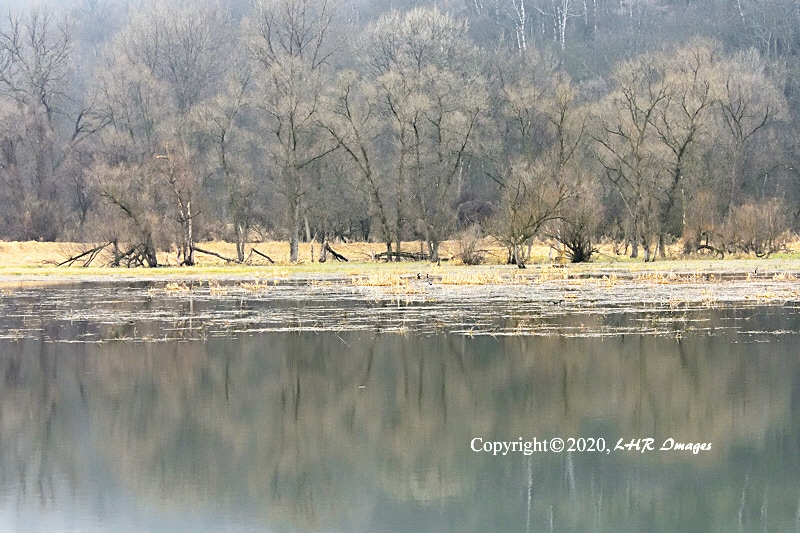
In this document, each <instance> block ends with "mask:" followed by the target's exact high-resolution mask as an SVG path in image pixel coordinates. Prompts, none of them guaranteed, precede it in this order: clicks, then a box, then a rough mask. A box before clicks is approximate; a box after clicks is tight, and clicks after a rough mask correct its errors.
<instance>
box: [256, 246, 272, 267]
mask: <svg viewBox="0 0 800 533" xmlns="http://www.w3.org/2000/svg"><path fill="white" fill-rule="evenodd" d="M252 252H253V253H254V254H256V255H260V256H261V257H263V258H264V259H266V260H267V261H269V262H270V263H272V264H273V265H274V264H275V261H273V260H272V258H271V257H270V256H268V255H267V254H265V253H261V252H259V251H258V250H256V249H255V248H253V250H252Z"/></svg>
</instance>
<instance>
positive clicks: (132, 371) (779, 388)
mask: <svg viewBox="0 0 800 533" xmlns="http://www.w3.org/2000/svg"><path fill="white" fill-rule="evenodd" d="M751 315H752V316H751ZM712 319H713V321H714V324H717V325H718V326H717V329H715V331H714V333H713V334H709V331H702V332H700V333H692V332H690V331H687V332H685V333H684V334H683V335H682V336H679V337H678V338H665V337H654V336H642V335H623V336H612V337H606V338H564V337H557V336H554V337H530V336H505V337H499V338H492V337H488V336H484V337H475V338H470V337H466V336H456V335H448V334H440V335H427V336H426V335H418V334H413V333H409V334H405V335H400V334H387V335H381V334H374V333H369V332H347V333H344V332H343V333H338V334H337V333H320V334H313V333H265V334H238V335H231V336H229V337H227V338H209V339H207V340H205V341H202V340H193V341H185V342H179V341H169V342H148V343H145V342H113V341H107V342H104V343H98V344H84V343H65V342H47V341H46V340H33V339H20V340H17V341H13V340H4V341H0V342H2V344H0V354H2V355H0V375H1V376H2V382H0V431H2V433H1V435H2V440H0V508H2V509H3V511H2V513H3V514H4V515H8V514H9V513H10V514H12V515H13V514H14V513H17V514H20V513H22V512H23V511H21V510H20V509H37V510H38V511H40V512H42V513H47V512H49V511H52V510H53V509H61V510H62V512H64V513H66V514H68V515H69V514H70V513H72V515H70V516H72V518H71V520H72V521H73V522H76V523H82V522H81V520H82V519H81V518H80V517H94V518H92V519H93V520H99V521H100V522H102V520H104V519H108V520H110V519H111V518H113V519H114V520H116V523H130V524H132V526H131V527H133V529H137V528H145V529H152V530H165V531H166V530H168V529H169V528H170V527H172V525H170V524H173V523H172V522H169V520H168V519H166V518H164V517H172V518H171V520H175V521H177V522H178V523H181V521H182V519H183V518H188V517H193V520H195V521H197V520H199V524H198V523H196V524H195V527H194V529H198V528H199V529H201V530H203V529H205V530H211V529H215V528H217V527H218V526H219V525H220V524H239V525H241V526H242V527H243V528H244V529H251V530H252V529H259V528H262V529H264V530H269V531H274V530H279V531H283V530H292V531H295V530H302V531H317V530H325V531H377V530H380V531H410V530H415V531H430V530H437V531H456V530H458V531H488V530H494V531H525V530H530V531H542V530H548V528H549V527H551V526H552V527H553V529H558V530H567V531H623V530H627V531H633V530H658V531H701V530H702V531H729V530H734V529H739V528H742V529H745V530H749V529H754V528H759V529H762V528H763V529H766V530H770V531H779V530H787V529H790V528H792V527H795V525H796V524H795V520H796V518H795V516H796V512H797V509H798V499H799V498H800V488H798V486H797V484H796V472H797V468H798V466H800V459H799V458H800V446H799V445H798V439H797V435H798V433H800V419H798V415H797V412H798V409H797V407H798V401H800V395H798V391H800V387H798V385H797V383H798V382H800V361H798V360H797V358H796V350H795V349H793V348H792V346H793V342H794V341H796V340H797V335H796V334H790V333H786V332H785V330H786V326H787V322H786V321H787V320H789V319H788V318H787V313H786V312H784V311H781V310H779V309H772V310H769V309H765V310H762V312H759V313H756V314H755V315H754V314H753V312H752V310H750V311H749V312H748V313H747V317H745V316H744V314H743V313H742V314H739V313H738V312H735V311H725V310H721V311H719V312H717V313H715V315H714V316H713V317H712ZM791 320H794V319H793V318H792V319H791ZM745 321H746V322H745ZM745 326H746V327H745ZM744 331H750V332H751V333H750V334H746V333H743V332H744ZM769 331H783V332H784V334H783V335H774V334H770V333H768V332H769ZM51 333H52V332H51ZM73 333H74V332H72V333H69V334H67V336H69V335H71V334H73ZM64 335H65V334H64V333H63V332H62V337H61V339H62V340H63V339H64ZM52 338H53V336H52V335H50V339H52ZM43 339H44V337H43ZM579 436H583V437H603V438H605V439H606V442H607V445H608V446H613V445H614V444H615V443H616V440H617V439H618V438H624V439H625V440H626V441H628V440H630V439H633V438H636V437H653V438H655V439H656V443H657V444H658V443H660V441H663V440H664V439H666V438H667V437H673V438H675V439H676V440H681V441H684V442H697V441H703V442H712V443H713V448H712V451H710V452H707V453H700V454H697V455H693V454H691V453H686V452H680V453H679V452H670V453H667V452H651V453H645V454H640V453H635V452H625V453H619V452H615V453H612V454H609V455H606V454H588V453H563V454H554V453H544V454H542V453H540V454H534V455H533V456H530V457H526V456H524V455H522V454H519V453H517V454H512V455H509V456H507V457H494V456H492V455H490V454H486V453H475V452H473V451H471V449H470V441H471V439H473V438H474V437H481V438H483V439H486V440H517V439H519V438H520V437H522V438H523V439H526V440H527V439H532V438H534V437H536V438H539V439H543V438H552V437H562V438H567V437H579ZM123 502H124V503H123ZM15 509H16V510H15ZM64 509H66V511H64ZM108 513H116V514H117V515H118V516H116V517H111V518H109V517H108V516H106V515H107V514H108ZM98 516H100V517H101V518H97V517H98ZM103 516H105V518H102V517H103ZM198 516H201V518H200V519H198ZM153 517H156V518H153ZM176 517H177V518H176ZM203 517H205V518H203ZM183 523H186V520H184V521H183ZM173 525H174V524H173ZM656 525H657V527H656Z"/></svg>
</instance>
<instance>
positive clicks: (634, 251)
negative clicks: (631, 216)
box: [630, 237, 639, 259]
mask: <svg viewBox="0 0 800 533" xmlns="http://www.w3.org/2000/svg"><path fill="white" fill-rule="evenodd" d="M630 241H631V259H637V258H638V257H639V239H637V238H635V237H634V238H633V239H631V240H630Z"/></svg>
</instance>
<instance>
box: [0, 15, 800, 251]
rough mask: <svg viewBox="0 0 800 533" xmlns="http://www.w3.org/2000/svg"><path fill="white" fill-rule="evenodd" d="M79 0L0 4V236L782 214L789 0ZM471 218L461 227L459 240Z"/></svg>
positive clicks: (753, 229)
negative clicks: (6, 9)
mask: <svg viewBox="0 0 800 533" xmlns="http://www.w3.org/2000/svg"><path fill="white" fill-rule="evenodd" d="M389 4H390V3H389V2H368V1H365V0H340V1H334V0H261V1H257V2H252V3H248V2H243V1H241V2H232V3H228V4H226V6H225V7H223V6H221V5H220V4H217V3H212V2H206V1H203V0H180V1H177V2H169V3H167V4H165V3H163V2H156V1H148V0H145V1H141V2H137V1H127V2H123V1H122V0H119V1H116V0H82V1H80V2H79V3H77V4H75V5H70V6H68V7H65V6H63V5H53V6H52V7H50V8H44V7H41V8H32V9H31V8H28V9H25V8H20V9H16V10H13V11H12V12H10V13H9V14H8V15H7V16H6V17H4V18H3V20H2V22H0V117H2V118H0V238H3V239H15V240H25V239H40V240H59V239H73V240H83V241H98V242H109V243H114V249H115V251H116V257H117V262H118V263H120V264H145V265H149V266H155V265H157V264H158V258H157V255H156V253H157V252H158V251H161V250H173V251H175V252H177V253H178V257H179V260H180V261H181V262H182V263H183V264H192V263H193V262H194V256H193V252H194V241H195V240H196V239H211V238H214V239H226V240H230V241H232V242H236V243H237V251H238V260H240V261H242V260H243V259H244V257H245V249H244V243H245V242H247V241H248V240H250V239H254V238H278V239H286V240H288V241H289V242H290V244H291V247H290V248H291V259H292V261H295V260H297V249H298V243H299V242H301V241H303V240H306V241H308V240H312V239H315V240H319V241H321V242H324V241H326V240H331V239H337V238H338V239H364V240H372V241H374V242H380V243H383V245H384V246H385V248H386V251H387V252H389V253H391V252H393V251H395V252H396V251H398V250H399V243H400V241H402V240H407V239H419V240H422V241H425V242H427V246H428V250H427V251H428V253H429V255H430V257H431V258H432V259H433V260H436V259H437V257H438V253H439V243H440V242H442V241H443V240H445V239H448V238H452V237H454V236H458V235H460V234H468V235H470V236H472V237H474V236H475V235H476V234H479V233H484V234H489V235H492V236H494V237H496V238H497V239H498V240H499V241H501V242H503V243H504V244H506V245H507V246H508V249H509V260H510V261H513V262H516V263H518V264H523V263H524V261H525V259H526V257H525V256H526V251H527V248H526V246H525V245H526V244H529V243H530V242H531V240H532V239H533V238H536V237H548V238H551V239H554V240H556V241H559V242H561V243H562V244H563V245H564V247H565V249H566V250H567V253H568V254H569V255H570V257H572V258H573V259H574V260H586V259H588V258H590V257H591V255H592V252H593V250H594V245H595V243H596V242H597V241H598V239H600V238H608V239H613V240H614V241H615V242H616V243H618V245H619V250H620V251H621V252H622V251H627V252H628V253H631V254H632V255H633V256H643V257H644V259H645V260H653V259H654V258H655V257H657V256H658V254H659V253H661V254H663V253H664V250H665V247H666V245H667V244H669V243H670V242H673V241H674V240H676V239H682V240H683V242H684V243H685V249H686V251H687V253H692V252H697V251H698V250H700V251H711V252H715V253H719V254H724V253H727V252H732V251H744V252H752V253H756V254H758V255H763V254H768V253H771V252H774V251H776V250H778V249H780V247H781V246H782V244H783V242H784V240H785V239H786V235H787V232H788V231H790V230H792V229H793V228H796V227H797V226H798V223H800V220H798V217H800V180H798V169H800V161H798V159H799V158H800V147H798V143H797V131H796V130H797V126H798V116H800V93H799V92H798V86H799V85H800V83H798V81H799V80H800V72H798V68H797V64H798V61H797V56H798V52H800V1H797V0H758V1H756V0H737V1H731V0H703V1H702V2H701V1H692V0H685V1H675V0H580V1H579V0H461V1H450V2H436V3H435V4H436V6H437V7H433V6H432V5H431V4H434V2H423V1H420V2H408V5H407V6H405V7H404V9H403V10H397V9H396V7H397V6H398V3H396V2H395V3H391V4H392V5H393V6H395V7H389ZM470 238H471V237H470Z"/></svg>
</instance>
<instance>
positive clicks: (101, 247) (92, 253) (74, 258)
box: [56, 242, 111, 267]
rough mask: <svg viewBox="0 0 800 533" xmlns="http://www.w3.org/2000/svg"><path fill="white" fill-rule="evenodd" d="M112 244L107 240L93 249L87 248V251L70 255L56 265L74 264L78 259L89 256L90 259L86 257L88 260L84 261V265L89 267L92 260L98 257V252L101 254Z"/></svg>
mask: <svg viewBox="0 0 800 533" xmlns="http://www.w3.org/2000/svg"><path fill="white" fill-rule="evenodd" d="M110 244H111V243H110V242H107V243H105V244H100V245H98V246H95V247H94V248H92V249H91V250H86V251H84V252H82V253H80V254H78V255H74V256H72V257H70V258H68V259H66V260H64V261H62V262H60V263H58V264H57V265H56V266H64V265H67V266H72V264H73V263H74V262H75V261H77V260H79V259H82V258H84V257H86V256H89V257H88V259H86V261H84V263H83V266H85V267H88V266H89V265H91V264H92V261H94V259H95V258H96V257H97V254H99V253H100V252H101V251H103V250H104V249H105V248H106V246H108V245H110Z"/></svg>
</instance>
